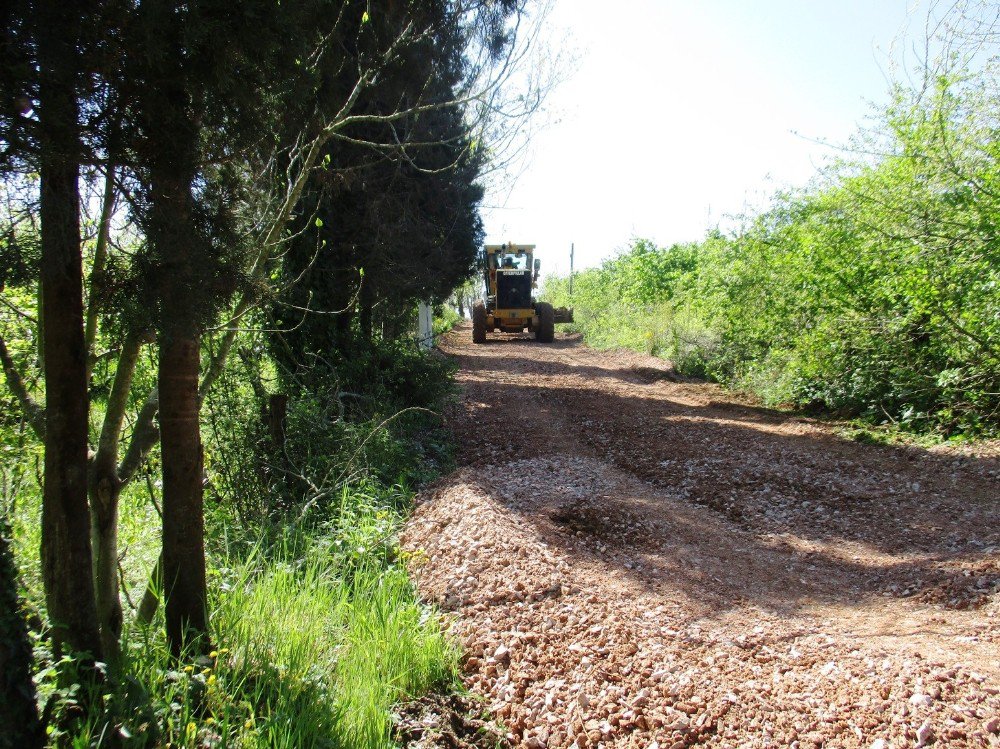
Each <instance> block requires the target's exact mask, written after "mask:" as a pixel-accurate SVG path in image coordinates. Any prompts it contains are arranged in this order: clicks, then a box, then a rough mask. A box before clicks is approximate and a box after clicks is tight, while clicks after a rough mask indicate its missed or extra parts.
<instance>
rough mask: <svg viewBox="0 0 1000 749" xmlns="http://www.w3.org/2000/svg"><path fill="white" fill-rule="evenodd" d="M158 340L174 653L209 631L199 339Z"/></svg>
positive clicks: (175, 335) (166, 577)
mask: <svg viewBox="0 0 1000 749" xmlns="http://www.w3.org/2000/svg"><path fill="white" fill-rule="evenodd" d="M168 336H169V337H167V336H164V338H163V339H161V341H160V363H159V377H160V451H161V454H162V455H163V584H164V592H165V596H166V602H167V603H166V616H167V637H168V639H169V640H170V646H171V649H172V650H173V651H174V652H175V653H178V652H180V649H181V648H182V647H183V646H185V645H187V646H191V647H194V648H195V649H198V648H199V647H203V646H204V643H201V644H199V643H197V642H196V641H197V640H204V639H205V636H206V633H207V632H208V600H207V595H206V590H205V585H206V583H205V543H204V538H205V520H204V498H203V494H202V445H201V430H200V426H199V423H198V374H199V364H200V357H199V353H200V341H199V337H198V335H197V334H193V335H192V334H191V332H190V331H189V332H188V334H187V335H181V332H180V331H177V330H174V331H171V332H170V333H169V334H168Z"/></svg>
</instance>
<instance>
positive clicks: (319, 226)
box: [316, 216, 323, 229]
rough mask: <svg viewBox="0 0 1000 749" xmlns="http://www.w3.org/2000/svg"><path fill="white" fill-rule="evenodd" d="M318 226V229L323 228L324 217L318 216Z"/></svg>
mask: <svg viewBox="0 0 1000 749" xmlns="http://www.w3.org/2000/svg"><path fill="white" fill-rule="evenodd" d="M316 228H317V229H322V228H323V219H321V218H319V217H318V216H317V217H316Z"/></svg>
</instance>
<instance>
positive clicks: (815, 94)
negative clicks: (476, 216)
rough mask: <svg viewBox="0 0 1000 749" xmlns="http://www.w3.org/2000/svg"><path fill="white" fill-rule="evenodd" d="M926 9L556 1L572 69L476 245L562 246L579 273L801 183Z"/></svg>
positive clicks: (805, 0)
mask: <svg viewBox="0 0 1000 749" xmlns="http://www.w3.org/2000/svg"><path fill="white" fill-rule="evenodd" d="M926 5H927V2H926V0H923V1H922V0H867V1H865V0H836V1H831V0H757V1H756V2H753V1H751V0H619V1H618V2H615V3H608V2H606V1H603V0H557V5H556V7H555V9H554V11H553V13H552V16H551V17H550V19H549V27H550V29H551V30H553V31H555V32H556V33H555V34H554V36H555V37H558V36H559V34H560V33H562V31H565V33H566V35H567V36H568V38H569V41H570V43H571V45H572V46H573V47H574V48H575V50H576V52H577V55H578V57H579V60H578V63H577V66H576V72H575V74H574V75H572V77H571V78H570V79H569V80H568V81H566V82H565V83H563V84H562V85H561V86H560V87H559V88H558V89H557V90H556V91H555V92H554V93H553V95H552V97H551V100H550V102H549V104H550V108H551V109H552V110H553V112H554V113H555V118H554V121H553V122H552V124H550V125H549V126H548V127H547V128H546V129H545V130H544V131H542V132H541V133H539V134H538V135H536V136H535V138H534V140H533V141H532V143H531V146H530V147H529V155H528V157H527V159H526V161H525V165H524V168H523V173H521V176H520V177H519V179H518V180H517V181H516V183H515V184H514V186H513V189H511V190H510V191H509V192H502V193H493V194H491V195H489V196H488V197H487V202H488V203H490V204H492V206H494V207H491V208H488V209H487V210H486V211H485V212H484V218H485V220H486V228H487V235H488V241H490V242H504V241H514V242H519V243H535V244H537V245H538V250H539V253H540V257H541V258H542V259H543V267H544V268H545V269H546V270H547V271H549V272H551V271H553V270H559V271H563V272H565V271H566V270H567V269H568V253H569V245H570V242H575V244H576V261H577V262H576V265H577V267H578V268H580V267H584V266H586V265H594V264H596V263H598V262H599V261H600V260H601V259H602V258H604V257H607V256H608V255H610V254H612V253H613V252H614V250H615V249H616V248H619V247H622V246H624V245H625V244H627V242H628V240H629V238H630V237H632V236H642V237H649V238H652V239H654V240H655V241H657V242H658V243H660V244H670V243H672V242H676V241H685V240H694V239H699V238H701V237H702V236H704V233H705V231H706V229H707V228H708V227H709V226H710V225H714V224H716V223H719V222H720V221H723V222H724V216H725V215H726V214H733V213H739V212H741V211H743V209H744V207H745V206H746V205H748V204H749V205H751V206H753V205H761V204H762V203H763V202H765V199H766V196H767V195H770V194H771V193H772V192H774V191H775V190H776V189H777V188H779V187H782V186H787V185H802V184H805V182H807V181H808V179H809V178H810V177H811V176H812V175H813V174H814V173H815V171H816V168H817V166H819V165H820V164H822V162H823V160H824V158H826V157H827V156H828V155H830V154H831V153H832V151H831V149H830V148H829V147H826V146H823V145H821V144H818V143H816V142H815V140H827V141H830V142H833V143H843V142H845V141H846V140H847V138H848V137H849V136H850V135H851V134H852V133H854V132H855V131H856V130H857V128H858V125H859V124H860V123H862V122H863V120H864V118H865V117H866V115H867V114H868V113H869V112H870V107H869V104H868V102H883V101H885V99H886V93H887V90H888V87H889V83H888V79H887V75H889V68H890V64H889V61H890V60H891V59H895V60H899V59H900V55H901V54H903V48H904V47H905V46H906V45H910V44H912V43H913V42H914V41H915V40H919V39H921V38H922V36H923V26H924V22H925V18H926ZM904 35H905V39H906V40H907V41H906V42H905V43H904V44H903V45H902V46H901V45H900V44H899V40H901V39H903V38H904ZM894 43H895V45H894ZM907 54H909V53H907ZM909 59H910V61H911V62H913V61H915V58H914V57H913V56H912V55H910V57H909Z"/></svg>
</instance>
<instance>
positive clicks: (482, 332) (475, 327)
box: [472, 302, 486, 343]
mask: <svg viewBox="0 0 1000 749" xmlns="http://www.w3.org/2000/svg"><path fill="white" fill-rule="evenodd" d="M472 342H473V343H486V305H485V304H483V303H482V302H476V303H475V304H474V305H472Z"/></svg>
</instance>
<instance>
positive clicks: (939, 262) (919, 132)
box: [544, 32, 1000, 437]
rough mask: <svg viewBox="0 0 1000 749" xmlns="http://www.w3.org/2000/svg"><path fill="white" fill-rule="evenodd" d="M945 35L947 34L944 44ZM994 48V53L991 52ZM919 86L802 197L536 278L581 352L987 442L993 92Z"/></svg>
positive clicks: (995, 286)
mask: <svg viewBox="0 0 1000 749" xmlns="http://www.w3.org/2000/svg"><path fill="white" fill-rule="evenodd" d="M956 33H957V32H956ZM988 41H989V42H990V43H995V42H996V40H995V39H993V38H992V37H991V38H990V39H989V40H988ZM960 63H961V60H960V58H958V57H957V55H956V56H952V57H948V58H946V59H945V60H944V61H943V62H942V63H940V64H939V65H937V66H934V67H932V68H931V67H929V68H927V69H926V70H924V76H923V78H922V79H919V80H918V83H917V84H916V86H915V87H909V86H900V87H897V88H896V89H895V90H894V92H893V95H892V100H891V103H890V104H889V105H888V106H887V107H885V108H884V110H883V111H882V112H881V113H880V115H879V117H878V119H877V121H876V122H874V123H873V124H872V125H871V127H870V128H869V129H867V130H866V131H865V132H864V133H862V134H860V135H859V136H858V138H857V139H856V140H855V142H854V143H853V144H852V146H851V147H850V148H848V149H847V150H846V151H845V152H844V153H845V155H844V156H843V158H841V159H839V160H838V161H836V162H835V163H833V164H831V165H830V166H829V167H828V168H827V169H825V170H824V172H823V173H822V174H821V175H820V176H818V177H817V178H816V179H815V181H814V182H813V184H811V185H809V186H808V187H806V188H803V189H800V190H793V191H788V192H784V193H781V194H778V195H776V196H774V198H773V200H772V203H771V205H770V207H769V208H767V209H766V210H764V211H762V212H760V213H759V214H757V215H753V216H748V217H744V219H743V224H742V226H741V228H740V229H739V230H738V231H734V232H732V233H730V234H723V233H721V232H719V231H713V232H710V233H709V235H708V236H706V238H705V239H704V240H703V241H701V242H695V243H690V244H678V245H673V246H670V247H658V246H656V245H654V244H653V243H652V242H650V241H647V240H644V239H636V240H634V241H633V242H632V244H631V246H630V247H629V248H628V249H627V250H626V251H624V252H623V253H621V254H620V255H619V256H617V257H614V258H612V259H610V260H608V261H606V262H605V263H604V264H603V265H602V266H600V267H599V268H593V269H590V270H585V271H583V272H581V273H578V274H577V275H576V276H575V278H574V280H573V294H572V296H570V294H569V279H568V278H554V279H550V280H549V281H548V282H547V283H546V285H545V289H544V293H545V296H546V298H547V299H548V300H549V301H551V302H552V303H553V304H556V305H570V306H573V307H575V315H576V320H577V323H576V329H578V330H580V331H581V332H582V333H583V334H584V336H585V338H586V340H587V341H588V342H590V343H592V344H594V345H597V346H603V347H610V346H626V347H630V348H635V349H638V350H644V351H647V352H650V353H653V354H657V355H659V356H663V357H666V358H669V359H671V360H672V361H673V362H674V364H675V365H676V367H677V369H678V371H680V372H682V373H684V374H688V375H692V376H696V377H707V378H710V379H714V380H717V381H719V382H722V383H725V384H726V385H727V386H730V387H733V388H740V389H745V390H748V391H752V392H754V393H757V394H758V395H760V396H761V397H762V398H763V399H764V400H765V401H766V402H768V403H772V404H776V403H784V404H793V405H795V406H798V407H804V408H810V409H817V410H822V411H826V412H833V413H836V414H838V415H841V416H850V417H860V418H862V419H864V420H866V421H868V422H871V423H876V424H886V425H890V426H891V427H893V428H899V429H902V430H905V431H908V432H918V433H925V434H927V433H934V434H938V435H941V436H945V437H952V436H956V435H966V436H979V435H995V434H997V433H998V431H1000V244H998V242H997V228H998V227H997V216H1000V150H998V146H997V139H996V127H997V122H998V121H1000V90H998V89H997V87H996V81H997V80H998V77H997V73H998V71H997V69H996V67H995V65H994V64H993V63H990V64H986V65H985V66H981V67H979V68H978V69H977V70H976V71H973V70H972V69H970V68H968V67H963V66H962V65H961V64H960Z"/></svg>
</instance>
